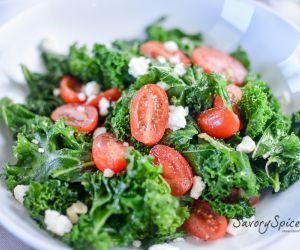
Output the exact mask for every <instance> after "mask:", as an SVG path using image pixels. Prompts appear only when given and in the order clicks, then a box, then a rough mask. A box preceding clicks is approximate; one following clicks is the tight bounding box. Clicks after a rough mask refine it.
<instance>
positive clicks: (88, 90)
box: [84, 81, 100, 97]
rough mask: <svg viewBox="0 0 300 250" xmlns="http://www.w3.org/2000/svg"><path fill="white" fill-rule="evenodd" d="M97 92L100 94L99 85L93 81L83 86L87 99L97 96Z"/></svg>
mask: <svg viewBox="0 0 300 250" xmlns="http://www.w3.org/2000/svg"><path fill="white" fill-rule="evenodd" d="M99 92H100V85H99V84H98V83H97V82H95V81H92V82H88V83H87V84H86V85H85V86H84V93H85V94H86V96H87V97H90V96H96V95H98V94H99Z"/></svg>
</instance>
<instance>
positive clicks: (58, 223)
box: [44, 209, 73, 236]
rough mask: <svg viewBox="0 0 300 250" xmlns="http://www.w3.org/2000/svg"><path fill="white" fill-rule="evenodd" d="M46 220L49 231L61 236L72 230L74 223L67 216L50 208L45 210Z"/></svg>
mask: <svg viewBox="0 0 300 250" xmlns="http://www.w3.org/2000/svg"><path fill="white" fill-rule="evenodd" d="M44 222H45V224H46V228H47V230H48V231H50V232H52V233H54V234H57V235H59V236H63V235H64V234H65V233H69V232H71V229H72V227H73V224H72V223H71V221H70V220H69V219H68V217H67V216H65V215H62V214H60V213H59V212H57V211H55V210H50V209H47V210H46V211H45V218H44Z"/></svg>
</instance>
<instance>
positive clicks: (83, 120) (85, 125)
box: [51, 104, 98, 133]
mask: <svg viewBox="0 0 300 250" xmlns="http://www.w3.org/2000/svg"><path fill="white" fill-rule="evenodd" d="M59 118H65V119H66V121H65V123H66V124H67V125H69V126H72V127H74V128H77V129H78V130H79V131H81V132H86V133H89V132H91V131H93V130H94V129H95V128H96V126H97V124H98V111H97V109H96V108H94V107H87V106H83V105H79V104H66V105H62V106H60V107H58V108H56V109H55V110H54V111H53V112H52V114H51V119H52V120H53V121H57V120H58V119H59Z"/></svg>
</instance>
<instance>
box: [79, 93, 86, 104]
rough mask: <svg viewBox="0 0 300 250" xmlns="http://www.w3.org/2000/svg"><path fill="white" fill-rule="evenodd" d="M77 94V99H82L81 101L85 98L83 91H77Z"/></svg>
mask: <svg viewBox="0 0 300 250" xmlns="http://www.w3.org/2000/svg"><path fill="white" fill-rule="evenodd" d="M77 96H78V98H79V100H80V101H82V102H83V101H85V100H86V95H85V93H82V92H81V93H78V94H77Z"/></svg>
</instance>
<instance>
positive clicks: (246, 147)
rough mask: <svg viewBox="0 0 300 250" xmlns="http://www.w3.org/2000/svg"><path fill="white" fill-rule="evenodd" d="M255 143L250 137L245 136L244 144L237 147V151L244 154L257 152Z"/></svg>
mask: <svg viewBox="0 0 300 250" xmlns="http://www.w3.org/2000/svg"><path fill="white" fill-rule="evenodd" d="M255 148H256V145H255V141H253V140H252V138H251V137H250V136H245V137H244V138H243V140H242V142H241V143H240V144H239V145H237V147H236V150H237V151H240V152H244V153H251V152H253V151H254V150H255Z"/></svg>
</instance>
